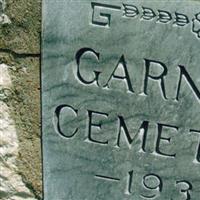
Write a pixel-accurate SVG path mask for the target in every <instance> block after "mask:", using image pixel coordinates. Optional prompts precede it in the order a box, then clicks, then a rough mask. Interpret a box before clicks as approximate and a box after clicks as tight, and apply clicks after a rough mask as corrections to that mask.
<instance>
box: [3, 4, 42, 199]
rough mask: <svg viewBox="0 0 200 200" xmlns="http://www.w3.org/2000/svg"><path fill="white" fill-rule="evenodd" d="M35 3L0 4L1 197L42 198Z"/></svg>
mask: <svg viewBox="0 0 200 200" xmlns="http://www.w3.org/2000/svg"><path fill="white" fill-rule="evenodd" d="M40 32H41V1H40V0H34V1H33V0H17V1H16V0H0V199H2V200H22V199H27V200H35V199H41V197H42V175H41V141H40V110H39V108H40V80H39V75H40V73H39V72H40Z"/></svg>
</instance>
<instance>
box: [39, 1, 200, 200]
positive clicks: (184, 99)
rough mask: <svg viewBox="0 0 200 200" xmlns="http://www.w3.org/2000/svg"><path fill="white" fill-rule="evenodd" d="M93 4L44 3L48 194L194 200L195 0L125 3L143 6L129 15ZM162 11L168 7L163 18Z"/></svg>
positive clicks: (199, 192) (198, 174)
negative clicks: (187, 20) (147, 75)
mask: <svg viewBox="0 0 200 200" xmlns="http://www.w3.org/2000/svg"><path fill="white" fill-rule="evenodd" d="M91 2H93V3H91ZM94 2H95V1H90V0H85V1H70V0H67V1H66V0H59V1H54V0H45V1H44V8H43V11H44V12H43V31H44V32H43V35H44V38H43V61H42V63H43V65H42V106H43V109H42V110H43V114H42V119H43V123H42V124H43V152H44V160H43V163H44V198H45V200H55V199H59V200H64V199H69V200H80V199H81V200H110V199H113V200H121V199H126V200H128V199H136V200H139V199H159V200H168V199H173V200H182V199H195V200H196V199H199V196H200V163H199V162H198V160H197V157H196V155H197V153H198V142H199V137H200V136H199V134H198V133H194V132H195V130H197V131H199V128H200V120H199V119H200V106H199V102H200V93H199V91H198V90H200V79H199V74H200V68H199V63H200V57H199V55H200V40H199V38H198V35H197V34H196V33H197V32H196V28H194V29H192V27H193V22H195V24H196V23H198V22H197V21H198V20H197V19H198V18H197V17H195V16H196V15H195V14H197V13H198V12H199V7H200V4H199V2H193V1H184V2H182V1H123V2H124V3H126V2H129V4H133V5H135V6H137V7H138V9H139V14H138V13H137V12H136V11H135V9H136V8H135V7H132V8H131V11H130V8H129V13H126V14H127V16H126V17H125V16H123V11H122V10H123V6H122V3H121V1H112V0H106V1H103V4H101V3H102V1H98V2H99V3H96V4H95V3H94ZM100 2H101V3H100ZM107 4H109V5H107ZM143 6H144V7H146V9H147V8H151V9H153V10H154V11H155V13H156V17H155V16H154V19H151V20H148V17H147V16H146V19H145V18H143V17H142V13H143V12H145V13H146V15H148V16H149V15H150V16H152V15H153V14H152V13H151V12H152V11H151V10H148V11H147V10H146V11H142V9H144V8H142V7H143ZM93 8H94V11H93ZM158 10H162V11H163V10H165V11H168V12H170V13H172V15H171V16H172V19H171V20H170V22H169V23H164V22H158V21H157V19H156V18H158ZM176 12H177V13H184V14H186V15H187V16H188V19H189V23H188V24H187V25H186V24H185V26H183V24H182V23H184V20H183V18H184V17H183V15H182V16H181V17H182V20H180V18H179V17H180V16H179V17H177V18H176V17H175V13H176ZM135 14H138V16H137V17H133V16H134V15H135ZM151 14H152V15H151ZM162 14H163V13H162ZM165 14H166V13H165ZM110 15H111V16H110ZM92 16H93V17H94V19H93V20H92ZM162 16H163V15H162ZM141 17H142V18H143V19H141ZM164 19H165V20H166V18H165V17H164ZM164 19H163V21H164ZM109 20H110V21H109ZM176 20H179V22H180V21H182V22H180V23H178V22H175V21H176ZM195 26H196V25H195ZM79 50H80V51H79ZM84 52H85V53H84ZM83 53H84V54H83ZM82 54H83V55H82ZM80 56H81V58H80V60H79V59H78V58H79V57H80ZM79 64H80V71H78V69H77V68H78V65H79ZM148 64H150V66H149V72H148ZM164 65H166V68H167V69H166V68H164V67H163V66H164ZM179 65H180V66H179ZM181 66H184V67H185V70H187V71H188V73H189V75H185V77H182V78H183V80H182V82H181V83H180V82H179V81H180V69H182V70H183V68H181ZM116 67H117V70H116V71H115V73H114V72H113V71H114V70H115V68H116ZM126 67H127V71H126V70H125V68H126ZM164 69H165V70H167V73H164V72H166V71H164ZM79 72H80V73H79ZM112 73H114V75H113V76H112V77H111V75H112ZM126 73H128V74H129V76H130V82H131V84H132V87H133V89H132V88H131V87H130V83H129V84H127V83H126V82H128V81H127V80H128V78H127V74H126ZM148 73H150V75H151V76H149V77H148V85H147V79H146V78H145V74H148ZM161 74H162V75H163V76H164V78H163V79H164V80H161V79H160V80H159V76H160V75H161ZM125 75H126V79H125V80H122V79H123V76H125ZM119 76H120V77H121V79H120V78H119ZM188 76H191V78H192V80H193V82H194V83H195V85H196V87H197V89H196V90H195V89H194V85H190V84H191V80H189V78H188ZM110 77H111V78H110ZM94 78H96V79H95V80H94ZM152 79H154V80H152ZM145 80H146V81H145ZM158 80H159V81H158ZM108 82H109V84H108ZM160 82H161V83H162V82H163V83H162V84H164V87H165V89H166V97H165V94H164V90H163V85H162V84H161V85H160ZM189 82H190V84H189ZM178 83H180V86H181V87H180V90H179V89H178ZM106 86H107V87H106ZM146 86H147V91H144V90H145V89H144V88H145V87H146ZM192 87H193V91H192ZM133 90H134V92H133ZM179 92H180V95H178V96H179V99H176V94H177V93H179ZM195 93H196V95H195ZM94 111H96V112H94ZM91 117H92V118H91ZM123 120H124V121H123ZM142 122H145V124H143V125H144V126H143V127H141V128H140V126H141V124H142ZM147 122H148V124H147ZM99 124H101V127H100V125H99ZM125 125H126V127H127V129H126V127H125ZM167 125H168V126H167ZM147 126H148V130H147ZM77 128H78V129H77ZM76 130H77V131H76ZM74 131H75V132H74ZM145 131H147V138H146V137H145V136H144V133H145ZM160 131H162V136H161V138H160V139H158V138H159V133H160ZM73 133H74V134H73ZM125 133H126V134H130V136H129V137H128V136H127V135H125ZM120 134H121V135H120ZM119 136H121V137H120V138H119ZM169 138H171V139H169ZM159 141H160V144H158V143H159ZM129 143H131V144H129ZM161 152H164V153H165V154H166V155H164V154H162V153H161ZM174 153H175V154H176V155H173V154H174ZM171 154H172V155H171ZM145 175H146V176H145ZM190 196H191V197H190Z"/></svg>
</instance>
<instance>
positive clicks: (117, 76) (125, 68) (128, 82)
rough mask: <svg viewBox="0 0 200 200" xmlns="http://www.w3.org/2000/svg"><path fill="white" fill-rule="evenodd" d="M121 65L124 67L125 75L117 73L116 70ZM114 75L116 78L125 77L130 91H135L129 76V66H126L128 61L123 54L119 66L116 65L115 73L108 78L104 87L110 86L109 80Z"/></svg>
mask: <svg viewBox="0 0 200 200" xmlns="http://www.w3.org/2000/svg"><path fill="white" fill-rule="evenodd" d="M119 66H122V67H123V70H124V74H125V75H124V76H119V75H115V71H116V70H117V69H118V67H119ZM112 77H113V78H116V79H120V80H124V79H125V80H126V82H127V86H128V90H129V91H130V92H133V93H134V91H133V87H132V84H131V80H130V77H129V73H128V69H127V66H126V61H125V58H124V55H122V56H121V58H120V60H119V62H118V64H117V66H116V67H115V69H114V71H113V73H112V74H111V76H110V78H109V79H108V82H107V83H106V84H105V85H104V87H108V88H109V82H110V81H111V79H112Z"/></svg>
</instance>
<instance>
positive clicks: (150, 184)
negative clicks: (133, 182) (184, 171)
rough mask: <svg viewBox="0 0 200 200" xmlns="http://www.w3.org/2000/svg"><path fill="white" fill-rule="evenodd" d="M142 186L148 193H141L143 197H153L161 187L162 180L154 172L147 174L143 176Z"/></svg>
mask: <svg viewBox="0 0 200 200" xmlns="http://www.w3.org/2000/svg"><path fill="white" fill-rule="evenodd" d="M143 186H144V188H145V189H146V190H147V191H148V193H149V195H141V196H142V197H144V198H145V199H155V198H156V197H158V196H159V194H160V193H161V192H162V189H163V181H162V179H161V178H160V177H159V176H158V175H156V174H147V175H145V176H144V177H143Z"/></svg>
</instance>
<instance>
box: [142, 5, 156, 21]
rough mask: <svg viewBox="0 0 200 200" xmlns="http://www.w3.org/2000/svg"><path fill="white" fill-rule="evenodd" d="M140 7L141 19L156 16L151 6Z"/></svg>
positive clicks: (149, 18)
mask: <svg viewBox="0 0 200 200" xmlns="http://www.w3.org/2000/svg"><path fill="white" fill-rule="evenodd" d="M142 8H143V15H142V17H141V18H142V19H145V20H151V19H153V18H154V17H155V16H156V14H155V12H154V11H153V10H152V9H151V8H145V7H142Z"/></svg>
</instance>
